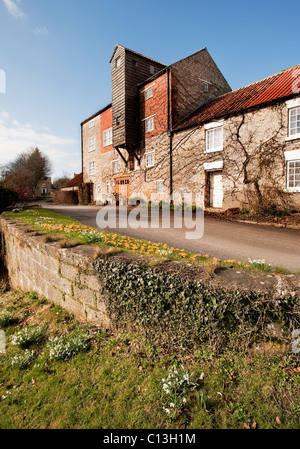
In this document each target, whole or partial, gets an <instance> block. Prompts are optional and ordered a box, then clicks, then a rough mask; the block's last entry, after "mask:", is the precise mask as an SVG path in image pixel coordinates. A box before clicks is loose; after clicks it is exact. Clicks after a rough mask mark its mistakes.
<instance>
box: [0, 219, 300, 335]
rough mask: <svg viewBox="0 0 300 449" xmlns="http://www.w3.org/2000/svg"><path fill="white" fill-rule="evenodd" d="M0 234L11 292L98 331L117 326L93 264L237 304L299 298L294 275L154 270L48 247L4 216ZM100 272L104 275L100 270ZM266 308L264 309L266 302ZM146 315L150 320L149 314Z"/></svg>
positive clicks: (299, 279) (141, 261)
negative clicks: (143, 273) (248, 299)
mask: <svg viewBox="0 0 300 449" xmlns="http://www.w3.org/2000/svg"><path fill="white" fill-rule="evenodd" d="M0 230H1V234H2V237H3V241H4V242H5V252H6V266H7V270H8V275H9V279H10V285H11V287H12V288H13V289H15V290H21V291H24V292H32V291H35V292H36V293H37V294H38V295H39V296H40V297H45V298H46V299H47V300H48V301H50V302H52V303H54V304H57V305H59V306H61V307H63V308H64V309H65V310H67V311H68V312H70V313H72V314H73V315H74V316H76V317H77V318H79V319H81V320H83V321H86V322H90V323H93V324H96V325H101V326H103V327H104V328H105V329H110V328H114V327H118V325H119V323H118V322H117V320H116V318H115V315H114V313H113V312H112V313H111V312H108V308H110V306H111V301H112V295H113V294H114V293H115V292H113V293H107V291H106V290H104V288H103V285H104V284H102V282H103V283H105V279H104V278H105V276H104V278H103V281H100V280H99V277H98V275H97V270H96V268H95V265H94V263H95V262H96V261H97V263H96V265H97V264H98V269H99V266H100V267H101V263H102V262H103V267H104V266H105V264H107V263H108V264H110V265H111V266H112V267H113V266H114V265H119V266H121V269H122V272H123V273H125V274H126V278H127V275H128V277H129V281H130V275H131V274H132V267H133V266H134V265H135V266H136V265H140V266H142V265H143V266H144V267H145V266H147V265H148V267H150V266H152V267H153V270H154V271H153V279H152V281H153V282H154V284H155V279H157V288H160V287H159V286H160V285H161V277H160V273H164V274H165V275H166V276H168V275H171V276H172V277H173V278H174V279H175V277H176V279H177V281H176V282H177V283H179V286H180V284H181V283H182V285H183V286H185V287H184V288H186V285H187V284H186V282H187V281H189V282H199V283H200V284H201V288H202V287H208V288H209V289H210V292H214V294H215V296H216V298H219V295H220V292H222V291H223V292H226V291H227V292H229V293H230V294H231V295H235V294H236V297H237V298H240V294H241V293H247V292H248V293H249V292H252V293H254V294H257V293H258V294H260V293H262V294H265V295H266V297H267V298H269V299H270V300H271V299H272V300H274V299H276V298H282V297H286V296H287V295H290V297H291V298H296V299H297V298H298V297H299V294H300V276H299V275H298V276H296V275H288V276H283V275H273V274H264V273H259V272H252V271H242V270H239V271H237V270H234V269H220V270H216V271H215V273H214V274H209V273H208V271H207V270H206V269H205V268H204V267H203V266H201V265H194V264H187V263H179V262H174V261H167V260H165V261H164V260H162V261H161V263H157V262H158V261H157V259H156V260H155V262H156V264H155V266H154V264H153V263H152V262H153V259H151V258H150V257H147V256H142V255H137V254H130V253H121V252H114V251H113V250H112V249H105V248H100V247H94V246H76V247H68V248H64V247H62V240H60V241H53V238H55V236H53V235H52V236H50V235H47V234H43V233H41V232H37V231H36V230H34V229H33V228H30V227H29V226H26V225H24V224H21V223H20V222H19V221H17V220H10V219H7V218H4V217H3V216H2V217H0ZM1 241H2V240H1ZM112 269H113V268H112ZM103 270H104V272H105V269H104V268H103ZM110 270H111V269H110ZM105 274H106V278H107V277H108V276H107V275H110V276H116V275H115V273H112V271H109V272H107V271H106V272H105ZM100 275H101V272H100ZM135 287H136V286H135V285H133V286H132V300H133V301H135V300H136V301H137V303H138V299H139V297H137V296H135V295H138V293H135V291H136V290H135V289H134V288H135ZM137 287H138V286H137ZM122 288H124V286H123V285H120V290H118V291H119V294H120V297H121V298H122V295H121V294H122ZM138 288H139V287H138ZM180 289H181V287H180ZM137 290H138V289H137ZM250 296H251V295H250ZM209 297H210V296H209ZM150 299H157V298H156V296H153V297H152V298H150V297H149V300H150ZM266 304H267V307H268V302H267V303H266ZM107 307H108V308H107ZM145 313H147V312H145ZM149 313H150V314H151V310H149ZM125 318H126V317H125ZM295 318H296V317H295ZM127 319H128V316H127ZM114 320H115V321H114ZM149 322H151V320H150V321H149ZM128 324H130V323H128Z"/></svg>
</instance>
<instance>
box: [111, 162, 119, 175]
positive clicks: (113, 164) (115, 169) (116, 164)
mask: <svg viewBox="0 0 300 449" xmlns="http://www.w3.org/2000/svg"><path fill="white" fill-rule="evenodd" d="M112 166H113V172H114V173H119V171H120V164H119V161H113V163H112Z"/></svg>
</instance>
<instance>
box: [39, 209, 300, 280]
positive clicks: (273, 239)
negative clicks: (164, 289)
mask: <svg viewBox="0 0 300 449" xmlns="http://www.w3.org/2000/svg"><path fill="white" fill-rule="evenodd" d="M43 207H45V208H47V209H51V210H53V211H54V212H58V213H60V214H63V215H68V216H71V217H73V218H74V219H76V220H78V221H80V222H81V223H84V224H86V225H88V226H92V227H95V228H97V224H96V216H97V213H98V212H99V210H100V208H98V207H88V206H87V207H86V206H55V205H51V204H47V205H43ZM126 217H127V215H126V216H124V217H123V218H122V219H121V220H120V223H121V226H123V225H124V226H125V224H126V221H127V220H126ZM141 223H142V225H143V226H144V227H146V226H148V228H138V229H132V228H127V229H124V228H121V229H120V227H116V226H115V224H114V222H113V220H110V225H111V227H110V229H109V230H110V231H113V232H115V233H119V234H121V235H128V236H130V237H136V238H140V239H144V240H151V241H154V242H158V243H160V242H163V243H166V244H167V245H169V246H172V247H175V248H180V249H185V250H186V251H192V252H194V253H199V254H204V255H205V254H209V255H210V256H212V257H217V258H219V259H223V260H228V259H235V260H240V261H242V262H247V261H248V258H251V259H265V260H266V262H267V263H271V264H272V265H273V266H279V267H284V268H286V269H288V270H291V271H296V270H300V231H297V230H291V229H281V228H280V229H279V228H275V227H265V226H260V225H255V224H247V223H234V222H226V221H219V220H216V219H213V218H210V217H205V219H204V233H203V236H202V238H197V239H193V240H187V239H186V231H191V229H187V228H183V229H175V228H174V226H173V220H172V219H171V228H167V229H163V228H162V227H161V226H160V228H159V229H152V228H151V227H150V223H149V220H148V217H142V218H141ZM119 226H120V224H119Z"/></svg>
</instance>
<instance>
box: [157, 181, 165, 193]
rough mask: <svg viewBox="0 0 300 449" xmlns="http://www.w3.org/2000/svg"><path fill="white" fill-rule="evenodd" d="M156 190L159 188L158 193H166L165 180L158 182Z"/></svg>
mask: <svg viewBox="0 0 300 449" xmlns="http://www.w3.org/2000/svg"><path fill="white" fill-rule="evenodd" d="M156 190H157V193H164V182H163V181H157V182H156Z"/></svg>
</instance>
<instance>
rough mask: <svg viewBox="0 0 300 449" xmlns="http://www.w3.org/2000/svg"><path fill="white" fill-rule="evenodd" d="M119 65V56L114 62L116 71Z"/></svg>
mask: <svg viewBox="0 0 300 449" xmlns="http://www.w3.org/2000/svg"><path fill="white" fill-rule="evenodd" d="M120 65H121V58H120V56H119V57H118V58H117V59H116V60H115V67H116V69H117V68H118V67H120Z"/></svg>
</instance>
